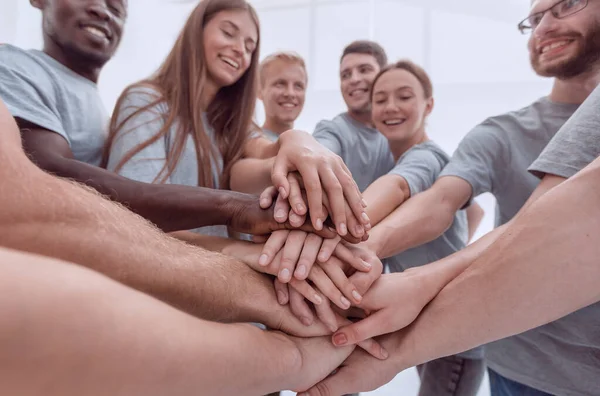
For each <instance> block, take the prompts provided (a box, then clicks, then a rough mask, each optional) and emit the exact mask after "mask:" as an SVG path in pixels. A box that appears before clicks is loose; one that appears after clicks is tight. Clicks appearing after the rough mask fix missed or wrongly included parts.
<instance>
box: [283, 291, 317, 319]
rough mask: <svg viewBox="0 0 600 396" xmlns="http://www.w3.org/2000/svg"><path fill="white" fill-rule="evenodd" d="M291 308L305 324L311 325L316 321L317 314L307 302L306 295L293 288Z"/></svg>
mask: <svg viewBox="0 0 600 396" xmlns="http://www.w3.org/2000/svg"><path fill="white" fill-rule="evenodd" d="M286 286H287V285H286ZM290 309H291V310H292V313H293V314H294V315H296V317H297V318H298V319H300V321H301V322H302V324H304V325H305V326H310V325H312V324H313V322H314V321H315V315H314V314H313V312H312V310H311V309H310V307H309V306H308V304H307V303H306V300H305V299H304V296H303V295H302V294H300V293H298V292H297V291H296V290H295V289H293V288H292V289H290Z"/></svg>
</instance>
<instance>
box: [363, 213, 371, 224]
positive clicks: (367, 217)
mask: <svg viewBox="0 0 600 396" xmlns="http://www.w3.org/2000/svg"><path fill="white" fill-rule="evenodd" d="M360 216H361V217H362V219H363V220H364V221H365V223H370V222H371V219H369V216H368V215H367V213H366V212H362V215H360Z"/></svg>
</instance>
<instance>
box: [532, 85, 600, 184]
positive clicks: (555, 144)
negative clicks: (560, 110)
mask: <svg viewBox="0 0 600 396" xmlns="http://www.w3.org/2000/svg"><path fill="white" fill-rule="evenodd" d="M598 155H600V86H598V87H597V88H596V89H595V90H594V92H592V94H591V95H590V96H589V97H588V98H587V100H586V101H585V102H583V104H582V105H581V106H580V107H579V109H577V111H576V112H575V113H574V114H573V115H572V116H571V118H569V120H568V121H567V122H566V123H565V124H564V125H563V126H562V128H561V129H560V130H559V131H558V132H557V133H556V135H555V136H554V138H553V139H552V140H551V141H550V143H548V145H547V146H546V148H545V149H544V151H542V153H541V154H540V156H539V157H538V159H537V160H535V162H534V163H533V164H531V166H530V167H529V171H530V172H531V173H533V174H534V175H535V176H537V177H539V178H542V177H544V176H545V175H546V174H551V175H556V176H560V177H564V178H569V177H571V176H573V175H575V174H576V173H577V172H579V171H580V170H582V169H583V168H585V167H586V166H587V165H589V164H590V163H591V162H593V161H594V160H595V159H596V158H597V157H598Z"/></svg>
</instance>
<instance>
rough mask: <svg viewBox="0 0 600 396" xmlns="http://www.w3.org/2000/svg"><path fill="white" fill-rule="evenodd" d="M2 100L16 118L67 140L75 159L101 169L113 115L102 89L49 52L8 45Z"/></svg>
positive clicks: (0, 82) (2, 56) (0, 71)
mask: <svg viewBox="0 0 600 396" xmlns="http://www.w3.org/2000/svg"><path fill="white" fill-rule="evenodd" d="M0 98H2V100H3V101H4V103H5V104H6V106H7V107H8V110H9V111H10V113H11V114H12V116H13V117H15V118H20V119H23V120H25V121H28V122H30V123H32V124H35V125H38V126H39V127H41V128H44V129H47V130H49V131H52V132H55V133H57V134H59V135H60V136H62V137H63V138H64V139H65V140H66V141H67V143H68V144H69V147H70V148H71V151H72V152H73V156H74V158H75V159H77V160H79V161H82V162H86V163H88V164H91V165H96V166H99V165H100V162H101V161H102V150H103V148H104V143H105V141H106V136H107V126H108V121H109V116H108V114H107V112H106V109H105V107H104V104H103V103H102V98H101V97H100V94H99V92H98V87H97V85H96V84H94V83H93V82H91V81H90V80H88V79H86V78H84V77H82V76H80V75H79V74H76V73H75V72H73V71H72V70H70V69H68V68H67V67H66V66H64V65H63V64H61V63H59V62H58V61H56V60H55V59H54V58H51V57H50V56H49V55H46V54H45V53H44V52H41V51H37V50H28V51H25V50H22V49H20V48H17V47H14V46H12V45H8V44H4V45H0Z"/></svg>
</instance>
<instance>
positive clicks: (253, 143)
mask: <svg viewBox="0 0 600 396" xmlns="http://www.w3.org/2000/svg"><path fill="white" fill-rule="evenodd" d="M278 151H279V144H278V143H277V142H272V141H270V140H269V139H267V138H266V137H264V136H263V135H257V136H252V137H251V138H250V139H249V140H248V141H247V142H246V144H245V146H244V157H245V158H259V159H265V158H270V157H274V156H276V155H277V152H278Z"/></svg>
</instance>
